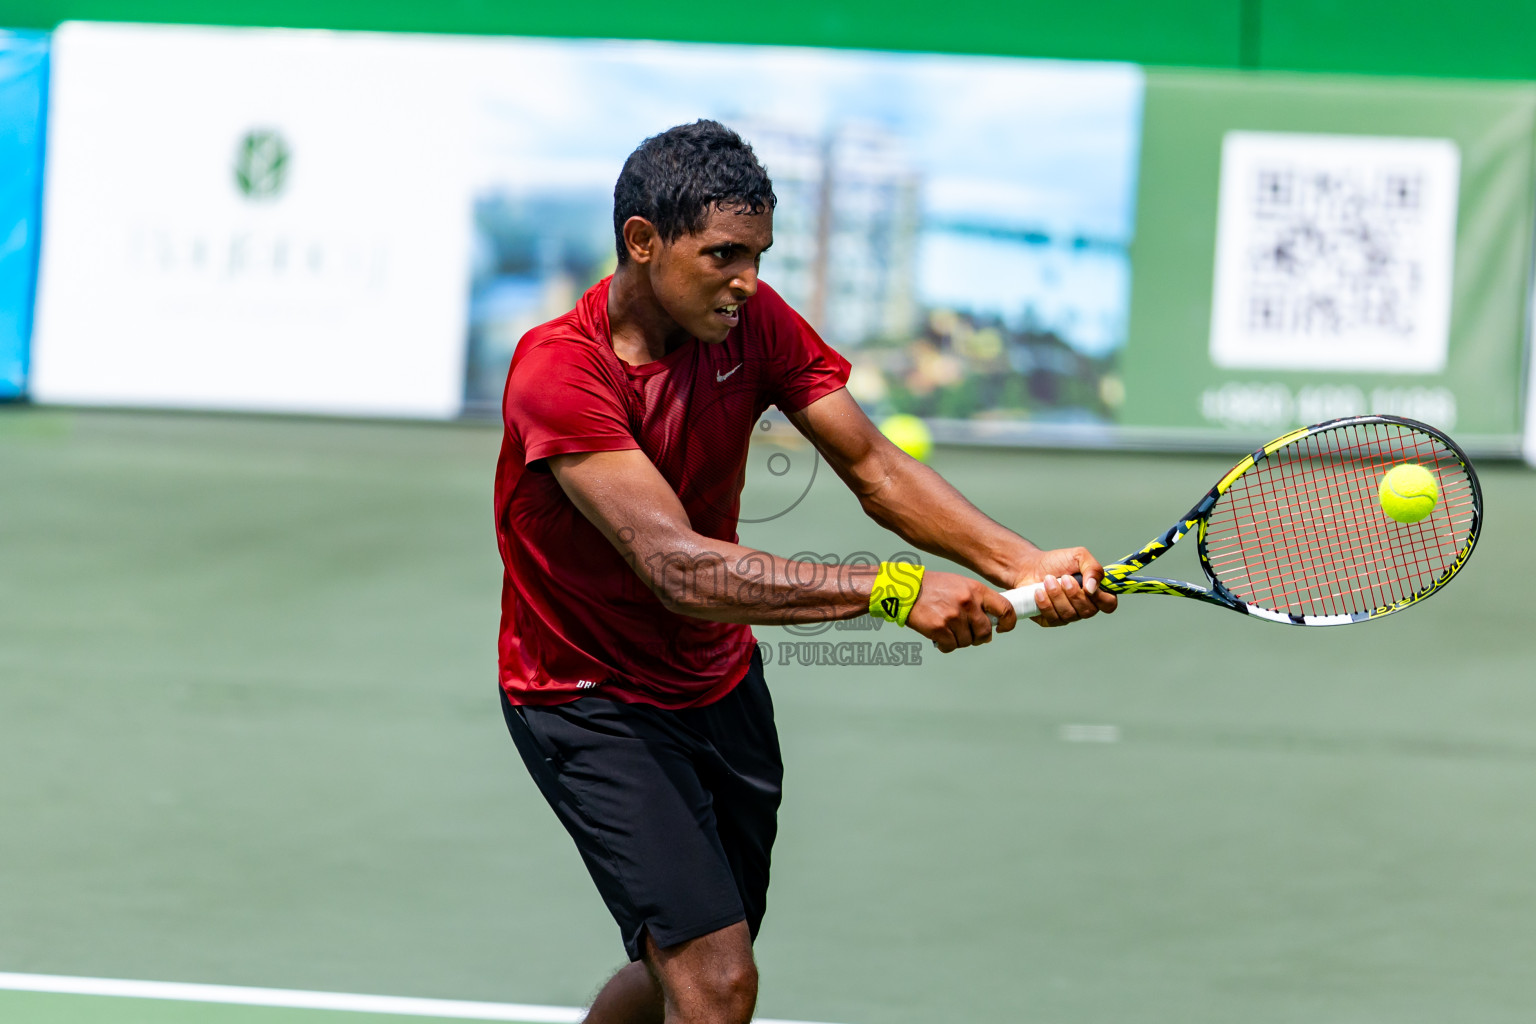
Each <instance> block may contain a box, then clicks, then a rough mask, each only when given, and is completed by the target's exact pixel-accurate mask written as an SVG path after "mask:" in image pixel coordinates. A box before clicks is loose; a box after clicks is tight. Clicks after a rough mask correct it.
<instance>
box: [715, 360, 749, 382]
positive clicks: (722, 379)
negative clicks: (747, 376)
mask: <svg viewBox="0 0 1536 1024" xmlns="http://www.w3.org/2000/svg"><path fill="white" fill-rule="evenodd" d="M744 365H745V364H744V363H737V364H736V365H735V366H733V367H731V368H730V369H729V370H726V371H725V372H724V373H719V372H716V373H715V383H716V384H724V383H725V378H727V377H729V376H730V375H731V374H733V373H735V372H736V371H737V370H739V369H741V368H742V366H744Z"/></svg>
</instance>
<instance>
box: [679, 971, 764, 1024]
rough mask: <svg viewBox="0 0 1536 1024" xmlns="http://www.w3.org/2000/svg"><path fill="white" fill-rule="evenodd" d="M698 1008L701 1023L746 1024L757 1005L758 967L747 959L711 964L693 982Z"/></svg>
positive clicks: (696, 1007) (696, 1008)
mask: <svg viewBox="0 0 1536 1024" xmlns="http://www.w3.org/2000/svg"><path fill="white" fill-rule="evenodd" d="M696 980H697V982H698V987H697V989H695V993H694V994H695V995H696V996H697V1005H696V1006H695V1010H696V1011H697V1016H698V1018H699V1019H701V1020H707V1021H709V1022H711V1024H748V1022H749V1021H751V1019H752V1011H753V1009H754V1008H755V1007H756V1006H757V966H756V965H755V964H753V963H752V961H751V960H750V959H746V960H737V959H734V958H733V959H731V960H728V961H726V962H724V963H721V964H717V965H713V966H712V969H711V970H709V971H707V972H705V974H704V976H703V977H700V978H698V979H696Z"/></svg>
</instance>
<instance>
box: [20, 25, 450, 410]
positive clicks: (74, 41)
mask: <svg viewBox="0 0 1536 1024" xmlns="http://www.w3.org/2000/svg"><path fill="white" fill-rule="evenodd" d="M453 80H455V76H453V75H452V73H451V50H449V49H448V48H445V47H442V46H438V45H434V44H432V43H430V42H424V41H422V40H419V39H406V38H400V37H394V38H392V37H387V36H374V35H358V34H351V35H337V34H332V33H325V32H288V31H250V30H229V29H208V28H181V27H169V28H155V27H147V26H131V25H94V24H67V25H65V26H63V27H62V28H61V29H60V30H59V32H58V33H57V34H56V35H55V37H54V51H53V75H52V83H51V86H50V92H51V97H50V111H49V126H48V133H49V136H48V146H49V153H48V170H47V183H46V199H45V214H44V224H45V225H46V236H45V239H44V245H43V254H42V265H41V270H40V280H39V295H38V311H37V325H36V332H35V338H34V354H33V360H34V362H33V377H32V386H31V388H32V394H33V396H34V397H35V398H37V399H38V400H39V401H43V402H65V403H79V404H110V405H154V406H175V407H185V408H225V409H241V410H266V411H282V412H310V413H327V414H343V415H387V416H423V417H447V416H453V415H456V414H457V413H458V411H459V409H460V406H461V403H462V396H463V376H464V336H465V318H466V287H465V282H466V280H467V279H468V260H469V254H470V242H469V239H470V230H469V228H470V225H469V221H470V202H469V199H468V191H469V190H468V185H467V184H466V183H464V182H463V181H461V180H460V179H461V177H462V176H463V172H462V170H461V167H462V165H463V163H464V161H463V159H462V154H461V152H460V147H461V143H462V141H463V140H464V138H465V137H466V136H467V135H468V133H467V132H466V131H465V130H464V128H463V126H462V125H461V124H459V121H460V119H461V115H460V114H459V111H460V110H462V109H463V107H464V104H462V103H459V102H457V97H456V95H455V89H456V87H453V86H451V85H448V84H447V83H450V82H451V81H453Z"/></svg>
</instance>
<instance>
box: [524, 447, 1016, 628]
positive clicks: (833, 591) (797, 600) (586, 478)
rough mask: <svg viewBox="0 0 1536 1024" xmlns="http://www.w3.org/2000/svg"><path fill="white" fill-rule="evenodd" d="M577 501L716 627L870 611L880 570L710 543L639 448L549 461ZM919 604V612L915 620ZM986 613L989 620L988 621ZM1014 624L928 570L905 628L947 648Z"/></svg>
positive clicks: (978, 594)
mask: <svg viewBox="0 0 1536 1024" xmlns="http://www.w3.org/2000/svg"><path fill="white" fill-rule="evenodd" d="M549 467H550V470H551V471H552V472H553V473H554V475H555V479H556V480H557V481H559V483H560V487H561V488H562V489H563V490H564V491H565V493H566V494H567V495H568V496H569V497H570V499H571V502H572V503H573V504H574V505H575V506H576V507H577V508H578V509H580V510H581V512H582V514H583V515H585V516H586V517H587V518H588V519H589V520H591V522H592V523H593V524H594V525H596V526H597V527H598V529H600V530H601V531H602V532H603V535H604V536H605V537H607V538H608V540H609V542H610V543H611V544H613V546H614V547H615V548H616V549H618V551H619V553H620V554H621V555H623V556H624V558H625V560H626V561H628V562H629V564H630V565H631V566H632V567H633V568H634V570H635V572H636V573H637V574H638V575H639V576H640V578H641V579H642V580H643V581H644V582H645V584H646V585H647V586H648V587H650V589H651V590H652V591H653V592H654V593H655V594H656V595H657V597H659V598H660V599H661V601H662V602H663V603H664V604H665V605H666V606H667V607H668V608H669V609H670V610H672V611H674V612H677V613H679V614H682V615H691V616H693V617H695V618H702V619H710V620H713V621H716V622H744V623H749V624H754V625H782V624H784V623H795V622H822V621H828V620H831V619H851V618H855V617H857V616H860V615H864V614H866V613H868V611H869V596H870V589H871V587H872V585H873V583H874V581H875V575H876V572H877V571H878V566H872V565H831V566H829V565H823V564H821V563H819V562H796V561H792V560H790V559H784V558H779V557H777V556H775V555H771V554H768V553H766V552H763V551H758V550H755V549H753V548H749V547H745V546H743V545H741V544H733V543H730V542H729V541H722V540H717V539H715V538H712V537H705V536H703V535H702V534H699V533H697V532H696V531H695V530H694V529H693V528H692V526H691V524H690V523H689V520H688V516H687V513H686V512H685V511H684V509H683V506H682V503H681V502H680V501H679V500H678V497H677V494H676V493H675V492H674V491H673V490H672V488H671V486H670V485H669V484H668V483H667V481H666V479H665V478H664V477H662V475H661V474H660V473H659V472H658V471H657V469H656V467H655V466H654V465H653V464H652V463H651V461H650V460H649V459H648V458H646V456H645V454H644V453H643V452H640V451H618V452H587V453H580V454H573V455H561V456H557V457H555V458H551V459H550V460H549ZM918 608H921V609H922V613H921V615H918ZM989 616H990V617H989ZM991 617H995V618H996V619H997V620H998V626H997V628H998V629H1000V630H1002V631H1007V630H1010V629H1012V628H1013V626H1014V611H1013V607H1012V606H1011V605H1010V604H1009V603H1008V602H1007V601H1006V600H1005V599H1003V598H1002V597H1001V596H1000V595H999V594H998V593H996V592H995V591H993V590H992V589H991V588H989V587H987V586H986V585H985V584H983V583H981V582H980V581H977V580H972V579H969V578H967V577H964V576H959V575H955V574H953V573H943V572H929V573H927V574H926V575H925V576H924V578H923V584H922V591H921V593H920V595H919V598H918V605H917V607H916V608H914V609H913V615H912V617H910V618H909V619H908V620H907V624H908V625H910V626H912V627H913V628H915V629H916V630H917V631H918V632H919V633H921V634H923V635H924V636H926V637H928V638H929V639H931V640H933V641H934V642H936V643H937V644H938V645H939V647H940V649H941V650H953V649H955V648H956V647H969V646H971V645H972V644H976V643H985V642H986V641H987V640H989V639H991V636H992V631H993V626H992V618H991Z"/></svg>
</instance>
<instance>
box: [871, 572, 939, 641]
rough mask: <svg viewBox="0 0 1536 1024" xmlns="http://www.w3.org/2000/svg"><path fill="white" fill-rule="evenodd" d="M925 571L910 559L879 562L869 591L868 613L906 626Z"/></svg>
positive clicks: (915, 602)
mask: <svg viewBox="0 0 1536 1024" xmlns="http://www.w3.org/2000/svg"><path fill="white" fill-rule="evenodd" d="M925 571H926V570H924V569H923V567H922V566H920V565H913V564H912V563H911V562H881V563H880V573H879V575H877V576H876V577H875V585H874V586H873V587H871V588H870V591H869V614H871V615H873V616H874V617H875V618H877V619H884V620H885V621H887V622H894V623H896V625H898V626H905V625H906V624H907V616H908V615H911V614H912V606H913V605H914V604H917V592H918V591H919V590H921V589H922V586H923V573H924V572H925Z"/></svg>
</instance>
